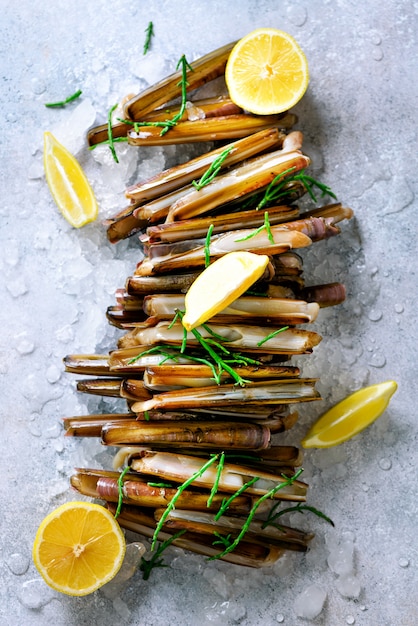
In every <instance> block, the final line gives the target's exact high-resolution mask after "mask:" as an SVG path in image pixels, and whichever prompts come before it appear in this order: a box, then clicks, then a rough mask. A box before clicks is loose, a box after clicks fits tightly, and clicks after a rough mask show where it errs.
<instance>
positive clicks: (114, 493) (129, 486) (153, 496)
mask: <svg viewBox="0 0 418 626" xmlns="http://www.w3.org/2000/svg"><path fill="white" fill-rule="evenodd" d="M119 478H120V473H119V472H115V471H113V472H112V471H109V470H96V469H80V468H77V469H76V470H75V473H74V474H73V475H72V476H71V478H70V483H71V486H72V487H73V489H76V490H77V491H78V492H79V493H81V494H83V495H85V496H89V497H91V498H100V499H102V500H106V501H107V502H118V501H119V486H118V479H119ZM121 487H122V494H123V503H124V504H130V505H133V506H142V507H146V508H154V509H156V508H159V507H162V506H166V505H167V504H168V503H169V502H170V501H171V499H172V498H173V496H174V495H176V492H177V488H174V487H163V486H161V487H157V486H156V485H153V484H149V479H148V478H147V477H143V476H140V475H139V474H137V473H136V472H135V473H134V472H129V473H127V474H125V476H124V480H123V481H122V485H121ZM224 497H225V494H222V493H216V494H215V495H214V497H213V499H212V501H211V502H208V499H209V494H208V493H207V492H206V493H205V492H204V491H192V490H190V489H185V490H183V491H182V493H181V494H180V496H179V497H178V500H177V503H176V504H177V506H179V508H181V509H185V510H187V509H192V510H196V511H218V509H219V507H220V506H221V504H222V500H223V498H224ZM251 506H252V498H251V497H250V496H245V495H242V496H237V497H236V498H234V500H233V501H232V502H231V510H230V512H233V513H235V514H240V513H241V514H246V513H248V512H249V511H250V509H251Z"/></svg>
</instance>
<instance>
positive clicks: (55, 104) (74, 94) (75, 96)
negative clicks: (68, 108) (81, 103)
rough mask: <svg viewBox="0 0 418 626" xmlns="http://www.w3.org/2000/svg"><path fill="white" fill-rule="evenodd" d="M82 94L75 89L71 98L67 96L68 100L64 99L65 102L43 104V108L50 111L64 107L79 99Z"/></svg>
mask: <svg viewBox="0 0 418 626" xmlns="http://www.w3.org/2000/svg"><path fill="white" fill-rule="evenodd" d="M82 93H83V92H82V91H81V89H77V91H76V92H75V93H73V94H72V95H71V96H68V98H65V100H59V101H58V102H45V105H44V106H46V107H48V108H50V109H53V108H59V107H65V105H66V104H69V103H70V102H73V101H74V100H77V98H79V97H80V96H81V94H82Z"/></svg>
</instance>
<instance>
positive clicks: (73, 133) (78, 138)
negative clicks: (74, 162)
mask: <svg viewBox="0 0 418 626" xmlns="http://www.w3.org/2000/svg"><path fill="white" fill-rule="evenodd" d="M95 121H96V111H95V109H94V107H93V105H92V103H91V101H90V100H89V99H88V98H85V99H83V100H82V101H81V102H80V104H78V105H77V106H76V107H75V108H74V110H73V111H71V113H69V114H68V115H66V116H65V118H64V119H63V121H62V122H61V123H59V124H56V125H55V126H53V127H52V129H51V132H52V134H53V135H54V137H56V139H58V141H59V142H60V143H62V144H63V145H64V146H65V147H66V148H67V150H69V152H71V153H72V154H73V155H74V156H76V155H77V153H78V152H80V151H81V149H82V148H85V146H86V131H87V129H88V128H90V126H93V124H94V123H95Z"/></svg>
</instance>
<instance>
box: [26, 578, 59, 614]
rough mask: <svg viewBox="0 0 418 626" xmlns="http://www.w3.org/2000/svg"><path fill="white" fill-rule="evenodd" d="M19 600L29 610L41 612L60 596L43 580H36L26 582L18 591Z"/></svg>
mask: <svg viewBox="0 0 418 626" xmlns="http://www.w3.org/2000/svg"><path fill="white" fill-rule="evenodd" d="M16 595H17V598H18V600H19V601H20V602H21V603H22V604H23V606H25V607H26V608H28V609H33V610H35V611H39V609H41V608H42V607H43V606H45V605H46V604H48V602H51V600H53V598H57V597H58V594H57V592H56V591H53V590H52V589H51V588H50V587H48V585H46V584H45V582H44V581H43V580H42V578H34V579H33V580H27V581H25V582H24V583H23V584H22V586H21V587H20V589H18V591H17V594H16Z"/></svg>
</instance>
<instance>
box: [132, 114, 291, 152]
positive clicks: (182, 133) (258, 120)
mask: <svg viewBox="0 0 418 626" xmlns="http://www.w3.org/2000/svg"><path fill="white" fill-rule="evenodd" d="M296 122H297V117H296V115H294V114H292V113H287V114H286V115H282V114H279V115H251V114H248V113H238V114H235V115H225V116H223V117H221V116H218V117H209V118H206V119H196V120H193V121H189V120H183V121H180V122H177V124H176V125H175V126H172V127H171V128H170V130H169V131H168V132H167V133H166V134H163V135H161V128H159V127H157V126H147V125H142V126H141V123H140V122H139V123H138V125H137V127H136V128H133V129H132V128H131V129H129V130H128V135H127V136H128V143H129V144H130V145H131V146H164V145H167V144H183V143H195V142H211V141H224V140H230V139H239V138H242V137H247V136H248V135H251V134H254V133H256V132H258V131H260V130H265V129H268V128H280V129H282V130H287V129H290V128H292V127H293V126H294V125H295V124H296Z"/></svg>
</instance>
